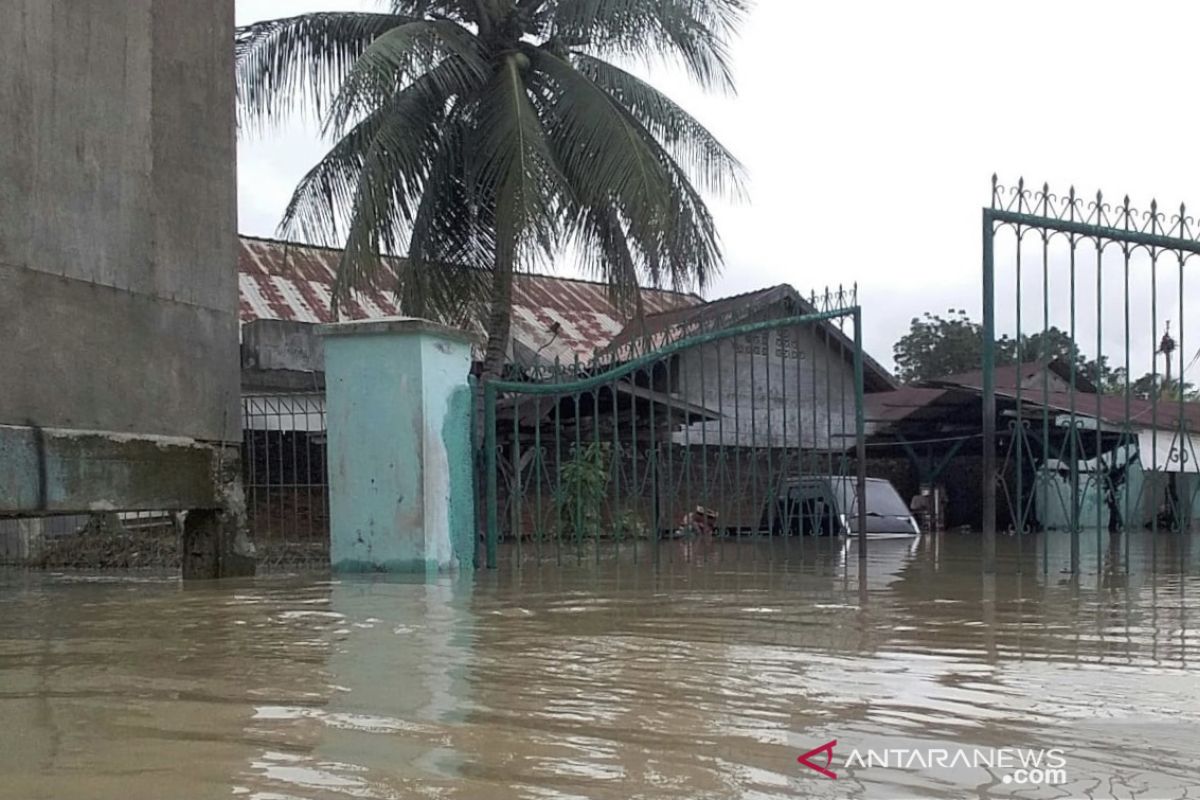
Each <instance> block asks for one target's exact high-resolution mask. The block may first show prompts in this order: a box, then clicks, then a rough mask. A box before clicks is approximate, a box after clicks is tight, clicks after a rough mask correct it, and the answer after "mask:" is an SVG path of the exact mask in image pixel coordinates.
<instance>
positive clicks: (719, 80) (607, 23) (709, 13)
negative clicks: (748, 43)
mask: <svg viewBox="0 0 1200 800" xmlns="http://www.w3.org/2000/svg"><path fill="white" fill-rule="evenodd" d="M647 5H648V4H647V3H646V2H645V0H557V2H552V3H550V4H549V5H547V7H546V12H545V16H546V19H547V27H548V34H547V35H548V37H549V38H550V40H551V41H552V42H558V43H561V44H563V45H565V46H568V47H573V48H575V49H582V50H586V51H587V52H590V53H593V54H595V55H598V56H610V55H618V56H625V57H628V56H630V55H633V56H634V57H638V58H643V59H646V60H647V61H651V62H652V61H653V60H654V59H655V58H659V59H668V60H675V59H678V60H680V61H682V62H683V65H684V66H685V68H686V69H687V71H688V74H689V75H690V76H691V77H692V79H693V80H695V81H696V82H697V83H698V84H699V85H700V86H702V87H704V88H716V89H720V90H724V91H729V92H732V91H733V89H734V83H733V73H732V70H731V69H730V67H729V45H728V42H729V39H730V38H731V37H732V36H733V34H734V33H735V32H736V31H737V29H738V27H739V26H740V25H741V22H742V20H743V18H744V17H745V14H746V11H747V9H748V7H749V2H748V0H655V2H654V3H652V4H649V5H652V6H653V7H652V8H647Z"/></svg>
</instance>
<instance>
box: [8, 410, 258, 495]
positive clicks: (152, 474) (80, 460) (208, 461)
mask: <svg viewBox="0 0 1200 800" xmlns="http://www.w3.org/2000/svg"><path fill="white" fill-rule="evenodd" d="M224 462H230V463H232V464H234V465H236V464H238V463H239V454H238V449H237V447H236V446H228V447H223V446H218V445H210V444H205V443H202V442H197V441H194V440H192V439H185V438H177V437H153V436H136V435H130V434H119V433H105V432H102V431H79V430H67V429H61V428H35V427H18V426H11V425H0V513H3V514H12V515H21V514H24V515H27V516H29V515H38V514H72V513H87V512H92V511H117V510H119V511H170V510H185V509H204V508H211V509H217V508H222V507H223V506H224V493H223V490H222V487H221V486H220V485H219V484H220V479H219V476H220V475H221V472H222V470H221V466H222V464H223V463H224Z"/></svg>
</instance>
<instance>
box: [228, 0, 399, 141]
mask: <svg viewBox="0 0 1200 800" xmlns="http://www.w3.org/2000/svg"><path fill="white" fill-rule="evenodd" d="M409 19H410V18H409V17H405V16H401V15H396V14H370V13H348V12H340V13H318V14H304V15H301V16H296V17H287V18H284V19H275V20H267V21H264V22H256V23H254V24H252V25H246V26H244V27H241V28H238V29H237V33H236V36H235V40H234V53H235V58H236V73H237V98H238V111H239V120H240V122H241V123H242V124H243V125H245V126H255V125H261V124H264V123H268V122H272V121H278V120H280V119H281V118H283V117H284V116H287V115H288V114H290V113H292V112H295V111H309V110H311V111H314V112H315V114H316V116H317V117H321V116H323V115H324V113H325V110H326V108H327V107H328V104H329V102H330V101H332V99H333V98H334V96H335V95H336V94H337V92H338V90H339V89H340V87H341V85H342V81H343V80H345V77H346V75H347V74H349V72H350V70H351V69H352V68H353V66H354V64H355V62H357V60H358V58H359V57H360V56H361V55H362V54H363V53H364V52H365V51H366V49H367V48H368V47H369V46H370V44H371V42H373V41H375V40H376V39H377V38H379V37H380V36H382V35H383V34H385V33H387V32H388V31H389V30H391V29H392V28H395V27H396V26H397V25H402V24H404V23H405V22H408V21H409Z"/></svg>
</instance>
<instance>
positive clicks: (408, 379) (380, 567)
mask: <svg viewBox="0 0 1200 800" xmlns="http://www.w3.org/2000/svg"><path fill="white" fill-rule="evenodd" d="M346 330H353V328H351V327H350V326H347V327H346ZM470 363H471V358H470V346H469V345H468V344H467V343H465V342H463V341H458V340H452V339H448V338H443V337H440V336H437V335H436V334H432V333H429V332H427V331H419V332H412V331H404V330H398V331H397V332H380V331H379V329H378V327H376V328H375V329H374V330H373V331H370V332H363V333H344V332H339V333H337V334H336V335H327V336H326V338H325V370H326V372H325V374H326V403H327V415H328V419H327V422H328V428H329V445H328V447H329V451H328V452H329V480H330V528H331V531H330V534H331V541H330V561H331V562H332V566H333V568H334V569H335V570H338V571H343V572H372V571H377V572H436V571H438V570H447V569H455V568H466V569H470V568H471V567H472V566H473V548H472V547H471V545H472V544H473V542H474V535H473V520H474V502H473V497H474V494H473V491H472V490H471V489H470V481H471V479H472V474H473V473H472V471H471V468H470V464H471V457H472V453H471V449H470V410H471V404H470V389H469V387H468V384H467V375H468V372H469V369H470ZM464 393H465V400H464V399H463V394H464ZM464 469H465V471H464ZM464 481H465V485H464Z"/></svg>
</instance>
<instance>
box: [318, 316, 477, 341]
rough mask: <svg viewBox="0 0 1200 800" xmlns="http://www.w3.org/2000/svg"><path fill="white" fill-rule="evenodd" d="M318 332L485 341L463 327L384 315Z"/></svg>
mask: <svg viewBox="0 0 1200 800" xmlns="http://www.w3.org/2000/svg"><path fill="white" fill-rule="evenodd" d="M317 333H319V334H320V335H322V336H364V335H369V334H393V335H396V334H399V335H419V334H424V335H427V336H439V337H441V338H443V339H450V340H452V341H456V342H462V343H463V344H469V345H472V346H478V345H481V344H482V343H483V337H482V336H480V335H479V334H476V333H471V332H470V331H464V330H463V329H461V328H452V327H450V326H449V325H439V324H438V323H436V322H430V321H429V320H427V319H421V318H420V317H384V318H382V319H366V320H357V321H351V322H335V323H331V324H328V325H320V326H318V327H317Z"/></svg>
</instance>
